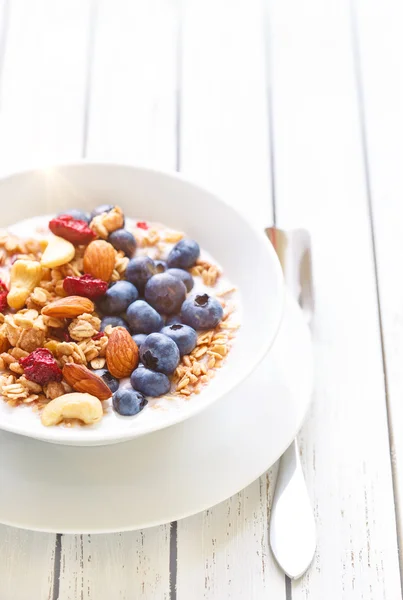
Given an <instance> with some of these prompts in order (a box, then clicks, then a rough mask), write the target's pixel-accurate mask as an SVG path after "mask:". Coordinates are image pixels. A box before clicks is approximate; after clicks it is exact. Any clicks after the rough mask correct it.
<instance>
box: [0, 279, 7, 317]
mask: <svg viewBox="0 0 403 600" xmlns="http://www.w3.org/2000/svg"><path fill="white" fill-rule="evenodd" d="M7 294H8V287H7V286H6V284H5V283H4V281H2V280H1V279H0V312H4V311H5V310H6V308H7V306H8V305H7Z"/></svg>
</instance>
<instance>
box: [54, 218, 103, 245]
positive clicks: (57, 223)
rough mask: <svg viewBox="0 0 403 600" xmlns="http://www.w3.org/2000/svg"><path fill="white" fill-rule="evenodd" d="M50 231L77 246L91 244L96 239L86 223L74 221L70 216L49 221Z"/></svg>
mask: <svg viewBox="0 0 403 600" xmlns="http://www.w3.org/2000/svg"><path fill="white" fill-rule="evenodd" d="M49 229H50V231H51V232H52V233H54V234H55V235H58V236H59V237H62V238H64V239H65V240H68V241H69V242H71V243H72V244H75V245H76V246H77V245H79V244H89V243H90V242H91V241H92V240H93V239H94V238H95V237H96V235H95V232H94V231H92V229H90V228H89V227H88V224H87V223H86V221H79V220H77V219H73V217H71V216H70V215H60V216H59V217H55V218H54V219H52V220H51V221H49Z"/></svg>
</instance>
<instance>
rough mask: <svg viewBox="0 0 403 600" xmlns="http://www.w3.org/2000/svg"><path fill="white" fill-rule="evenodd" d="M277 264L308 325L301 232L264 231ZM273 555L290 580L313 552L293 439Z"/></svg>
mask: <svg viewBox="0 0 403 600" xmlns="http://www.w3.org/2000/svg"><path fill="white" fill-rule="evenodd" d="M266 234H267V235H268V237H269V238H270V240H271V242H272V244H273V246H274V249H275V250H276V252H277V256H278V258H279V260H280V263H281V267H282V269H283V273H284V279H285V283H286V285H287V287H288V288H289V290H290V291H291V293H292V294H293V296H294V297H295V299H296V300H297V302H298V303H299V305H300V307H301V309H302V312H303V314H304V316H305V318H306V320H307V322H309V321H310V320H311V317H312V313H313V308H314V296H313V283H312V262H311V240H310V236H309V233H308V232H307V231H305V230H303V229H298V230H293V231H288V232H287V231H283V230H281V229H277V228H276V227H269V228H268V229H266ZM270 545H271V549H272V551H273V554H274V556H275V558H276V560H277V562H278V564H279V565H280V567H281V568H282V569H283V571H284V572H285V573H286V574H287V575H288V577H290V578H291V579H298V578H299V577H301V576H302V575H303V574H304V573H305V571H306V570H307V569H308V567H309V565H310V564H311V562H312V559H313V557H314V554H315V549H316V527H315V520H314V516H313V512H312V507H311V503H310V500H309V496H308V490H307V487H306V482H305V479H304V474H303V471H302V467H301V461H300V458H299V449H298V442H297V440H296V439H295V440H294V441H293V443H292V444H291V446H289V447H288V448H287V450H286V451H285V452H284V454H283V456H282V457H281V459H280V464H279V469H278V475H277V482H276V489H275V492H274V498H273V504H272V509H271V517H270Z"/></svg>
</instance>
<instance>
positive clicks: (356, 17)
mask: <svg viewBox="0 0 403 600" xmlns="http://www.w3.org/2000/svg"><path fill="white" fill-rule="evenodd" d="M402 31H403V4H402V2H401V0H351V2H349V0H298V1H297V0H295V1H292V0H262V1H261V0H187V1H185V0H183V3H182V6H181V5H180V2H179V0H178V2H175V0H132V1H130V0H103V1H101V0H100V1H99V2H98V3H97V2H91V1H89V0H2V2H1V3H0V165H1V173H6V172H8V171H10V170H13V169H16V168H19V167H23V166H25V165H26V164H30V163H43V162H56V161H63V160H68V159H75V158H78V157H82V156H85V157H88V158H90V159H98V158H102V159H110V160H117V161H125V162H130V163H140V164H147V165H153V166H156V167H159V168H164V169H179V170H181V171H183V172H185V173H186V174H187V175H189V176H191V177H194V178H196V179H197V180H199V181H201V182H203V183H204V184H206V185H207V186H209V187H211V188H212V189H214V190H216V191H217V192H218V193H220V194H222V195H223V196H225V197H226V198H228V199H230V200H231V201H232V202H233V203H234V204H235V205H236V206H238V207H239V208H241V210H244V211H246V212H247V213H248V215H249V217H251V218H252V219H253V220H254V221H255V222H256V223H257V224H258V225H259V226H260V227H263V226H264V225H268V224H270V223H272V222H273V220H274V219H275V221H276V223H277V225H278V226H280V227H293V226H304V227H307V228H309V230H310V231H311V233H312V239H313V252H314V271H315V280H316V301H317V307H316V308H317V310H316V315H315V320H314V326H313V329H314V343H315V355H316V365H317V373H316V389H315V397H314V403H313V406H312V410H311V411H310V415H309V418H308V419H307V422H306V424H305V426H304V428H303V430H302V432H301V434H300V439H299V441H300V445H301V451H302V460H303V467H304V470H305V475H306V480H307V484H308V486H309V491H310V495H311V498H312V504H313V507H314V511H315V516H316V521H317V529H318V548H317V554H316V557H315V560H314V563H313V565H312V567H311V569H310V570H309V572H308V573H307V574H306V576H305V577H304V578H302V579H301V580H300V581H298V582H290V581H289V580H287V579H286V578H285V577H284V575H283V574H282V572H281V571H280V570H279V569H278V567H277V566H276V564H275V563H274V561H273V558H272V556H271V553H270V549H269V544H268V517H269V515H270V504H271V498H272V493H273V489H274V482H275V475H276V468H275V467H274V468H273V469H271V470H270V471H269V472H268V473H267V474H265V475H264V476H262V477H261V478H260V480H258V481H256V482H255V483H253V484H252V485H251V486H250V487H249V488H247V489H246V490H244V491H242V492H240V493H239V494H237V495H236V496H234V497H233V498H231V499H229V500H227V501H226V502H223V503H222V504H220V505H219V506H216V507H214V508H212V509H210V510H208V511H206V512H205V513H203V514H199V515H196V516H194V517H191V518H188V519H185V520H183V521H180V522H178V523H177V524H176V523H175V524H172V525H171V526H170V525H166V526H163V527H158V528H155V529H150V530H145V531H139V532H135V533H127V534H126V533H125V534H116V535H100V536H89V535H82V536H68V535H64V536H59V535H58V536H55V535H48V534H40V533H32V532H28V531H22V530H18V529H13V528H11V527H5V526H0V600H28V599H29V600H45V599H49V600H57V599H60V600H75V599H80V600H89V599H91V600H112V599H113V600H115V599H118V598H119V599H125V600H132V599H133V600H137V599H140V598H146V599H155V600H160V599H161V600H162V599H164V600H168V599H170V600H175V599H177V600H202V599H206V600H225V599H231V600H266V599H267V600H268V599H271V600H290V599H291V598H292V599H293V600H307V599H310V600H324V599H326V600H340V599H348V600H350V599H353V598H354V599H355V598H357V599H358V598H363V599H365V600H369V599H374V600H381V599H386V600H397V599H398V598H401V578H400V569H399V555H398V548H399V543H401V540H402V538H401V531H402V516H403V504H402V503H403V397H402V396H403V276H402V273H403V265H402V259H403V168H402V159H403V35H402ZM4 208H5V207H3V206H2V207H1V209H4ZM0 459H1V460H6V459H7V457H4V456H2V457H0ZM0 493H1V490H0ZM101 501H102V499H101ZM163 501H164V500H163V498H161V502H163ZM27 502H29V498H27ZM109 509H110V510H114V507H109ZM401 567H402V565H400V568H401Z"/></svg>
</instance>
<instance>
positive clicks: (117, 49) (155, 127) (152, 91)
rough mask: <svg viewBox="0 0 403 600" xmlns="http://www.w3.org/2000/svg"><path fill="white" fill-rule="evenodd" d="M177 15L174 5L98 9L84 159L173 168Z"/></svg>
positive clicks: (127, 1)
mask: <svg viewBox="0 0 403 600" xmlns="http://www.w3.org/2000/svg"><path fill="white" fill-rule="evenodd" d="M176 29H177V10H176V3H175V1H174V0H169V1H168V2H165V1H164V0H151V1H149V2H142V1H141V0H135V1H134V2H133V1H131V0H107V1H105V2H102V3H101V4H100V7H99V14H98V19H97V24H96V36H95V48H94V62H93V72H92V81H91V92H90V114H89V132H88V155H89V156H90V157H91V158H93V159H97V158H101V159H108V160H115V161H123V162H132V163H137V164H148V165H152V166H154V167H160V168H163V169H174V168H175V154H176V136H175V119H176V114H175V111H176V106H175V99H176V95H175V89H176V64H177V61H176V39H177V38H176Z"/></svg>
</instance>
